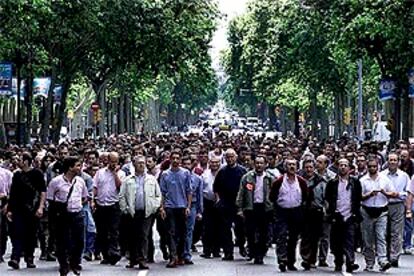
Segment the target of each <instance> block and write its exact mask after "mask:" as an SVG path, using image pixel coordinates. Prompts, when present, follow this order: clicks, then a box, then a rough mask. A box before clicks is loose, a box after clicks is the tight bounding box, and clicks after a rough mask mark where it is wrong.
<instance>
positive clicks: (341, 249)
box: [326, 159, 361, 273]
mask: <svg viewBox="0 0 414 276" xmlns="http://www.w3.org/2000/svg"><path fill="white" fill-rule="evenodd" d="M349 173H350V167H349V160H347V159H340V160H338V177H337V178H335V179H333V180H331V181H329V182H328V184H327V186H326V201H327V203H328V208H327V211H326V213H327V217H328V221H330V222H331V223H332V228H331V249H332V253H333V254H334V257H335V259H334V262H335V271H337V272H341V271H342V266H343V264H344V256H345V261H346V272H348V273H352V272H353V271H355V270H357V269H358V268H359V266H358V265H357V264H355V252H354V249H355V248H354V244H355V232H356V231H355V227H356V225H357V224H359V222H360V219H361V218H360V217H361V215H360V205H361V184H360V182H359V180H358V179H357V178H353V177H351V176H350V175H349Z"/></svg>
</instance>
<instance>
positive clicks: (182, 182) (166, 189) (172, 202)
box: [160, 168, 192, 208]
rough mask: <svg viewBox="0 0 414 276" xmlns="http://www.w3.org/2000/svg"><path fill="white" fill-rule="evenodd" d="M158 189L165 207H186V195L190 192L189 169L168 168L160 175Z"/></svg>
mask: <svg viewBox="0 0 414 276" xmlns="http://www.w3.org/2000/svg"><path fill="white" fill-rule="evenodd" d="M160 189H161V194H162V197H163V200H164V207H165V208H187V207H188V201H187V195H191V193H192V190H191V173H190V171H188V170H186V169H183V168H179V169H178V170H176V171H173V170H171V169H168V170H167V171H165V172H164V173H163V174H162V175H161V178H160Z"/></svg>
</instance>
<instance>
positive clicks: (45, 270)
mask: <svg viewBox="0 0 414 276" xmlns="http://www.w3.org/2000/svg"><path fill="white" fill-rule="evenodd" d="M198 250H199V251H201V248H200V247H198ZM235 251H237V250H236V249H235ZM38 253H39V252H37V255H38ZM198 255H199V253H194V257H193V260H194V263H195V264H194V265H187V266H183V267H178V268H174V269H171V268H166V267H165V265H166V262H165V261H163V260H162V256H161V254H160V252H159V251H158V252H157V253H156V256H155V261H156V263H155V264H150V270H148V271H140V270H138V269H134V270H131V269H126V268H125V265H126V264H127V261H126V260H125V259H122V260H121V262H120V263H118V264H117V265H116V266H109V265H100V264H99V263H98V262H96V261H93V262H84V263H83V264H82V265H83V271H82V275H90V276H92V275H94V276H95V275H96V276H98V275H99V276H106V275H107V276H116V275H135V276H146V275H154V276H155V275H156V276H163V275H175V276H204V275H211V276H219V275H220V276H222V275H223V276H236V275H237V276H239V275H240V276H255V275H275V274H281V273H280V272H279V270H278V268H277V266H276V259H275V253H274V250H271V251H269V253H268V256H267V257H266V258H265V260H264V261H265V265H254V264H252V263H248V262H247V261H245V260H244V259H243V258H241V257H240V256H239V255H238V254H235V258H236V259H235V261H233V262H223V261H221V260H220V259H203V258H200V257H199V256H198ZM5 257H6V258H5V259H6V263H2V264H0V275H58V265H57V263H53V262H44V261H39V260H36V262H35V263H36V265H37V268H36V269H26V268H25V267H24V265H25V264H24V262H23V260H22V261H21V264H20V265H21V267H22V268H21V269H20V270H17V271H14V270H11V269H9V268H8V266H7V261H8V259H9V254H6V256H5ZM328 262H329V263H330V264H331V265H332V256H330V258H329V260H328ZM357 263H358V264H359V265H360V267H361V268H360V269H359V270H358V271H357V272H356V273H355V274H356V275H379V274H383V275H398V276H399V275H413V274H414V256H402V257H401V259H400V267H399V268H391V269H390V270H389V271H387V272H386V273H380V272H378V267H376V271H377V272H371V273H367V272H363V271H362V270H363V268H364V267H365V265H364V260H363V258H362V256H361V254H357ZM296 266H297V268H299V271H297V272H287V273H285V274H288V275H341V273H335V272H334V271H333V267H330V268H321V269H319V268H318V269H316V270H311V271H306V272H305V271H303V270H302V269H301V267H300V260H298V261H297V262H296ZM72 275H73V274H72ZM342 275H349V274H347V273H342Z"/></svg>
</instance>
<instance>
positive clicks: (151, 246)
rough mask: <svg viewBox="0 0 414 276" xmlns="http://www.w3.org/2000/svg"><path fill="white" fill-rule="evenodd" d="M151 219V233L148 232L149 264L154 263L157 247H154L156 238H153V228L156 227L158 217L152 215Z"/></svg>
mask: <svg viewBox="0 0 414 276" xmlns="http://www.w3.org/2000/svg"><path fill="white" fill-rule="evenodd" d="M150 218H151V226H150V228H149V232H148V254H147V261H148V262H150V261H154V254H155V245H154V238H153V233H152V228H153V227H154V224H155V219H156V216H155V215H152V216H151V217H150ZM160 243H161V242H160Z"/></svg>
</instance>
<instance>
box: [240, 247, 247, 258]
mask: <svg viewBox="0 0 414 276" xmlns="http://www.w3.org/2000/svg"><path fill="white" fill-rule="evenodd" d="M239 253H240V256H242V257H243V258H245V257H246V256H247V252H246V249H245V248H244V247H243V246H240V247H239Z"/></svg>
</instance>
